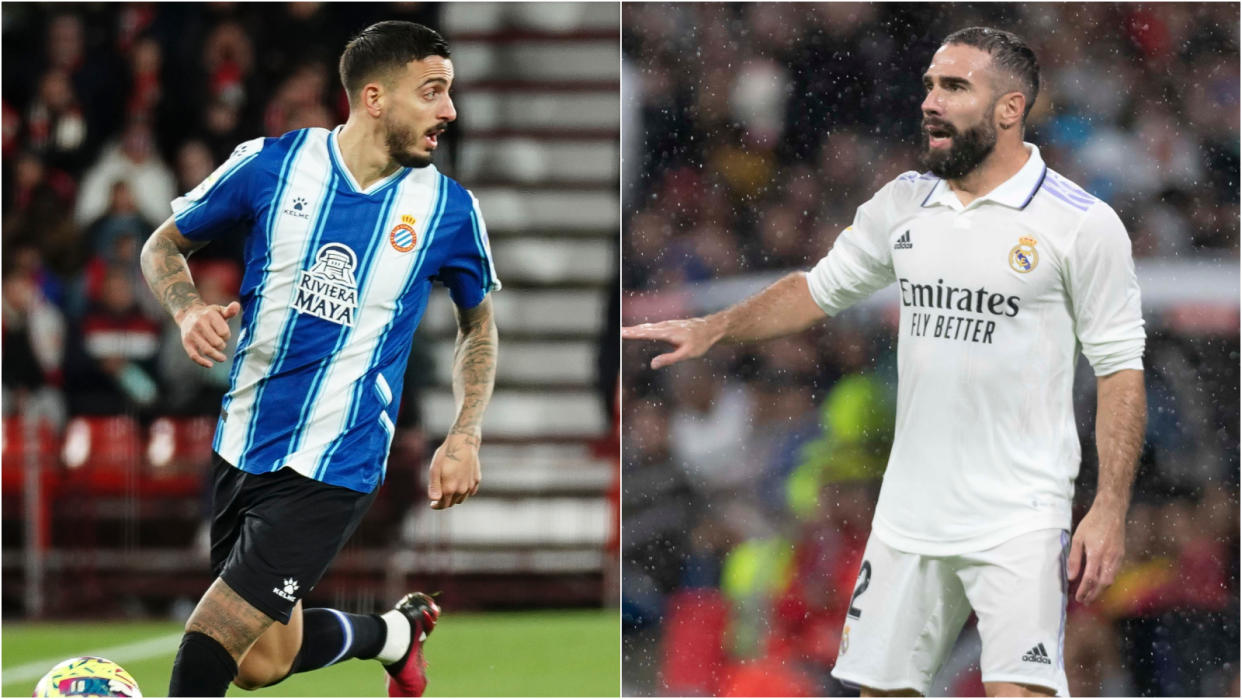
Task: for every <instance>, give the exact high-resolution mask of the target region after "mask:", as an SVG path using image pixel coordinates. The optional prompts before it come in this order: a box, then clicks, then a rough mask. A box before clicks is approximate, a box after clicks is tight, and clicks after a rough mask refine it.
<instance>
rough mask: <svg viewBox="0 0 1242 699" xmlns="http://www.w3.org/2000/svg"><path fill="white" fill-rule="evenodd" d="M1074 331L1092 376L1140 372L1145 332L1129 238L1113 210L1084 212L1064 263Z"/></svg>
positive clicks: (1095, 208) (1102, 208)
mask: <svg viewBox="0 0 1242 699" xmlns="http://www.w3.org/2000/svg"><path fill="white" fill-rule="evenodd" d="M1066 280H1067V286H1068V288H1069V295H1070V299H1071V303H1072V307H1073V313H1074V333H1075V334H1076V335H1077V336H1078V341H1079V342H1080V343H1081V344H1082V353H1083V355H1085V356H1086V357H1087V361H1089V362H1091V367H1092V369H1094V370H1095V375H1096V376H1107V375H1109V374H1112V373H1114V372H1116V371H1119V370H1121V369H1142V368H1143V349H1144V345H1145V343H1146V333H1145V332H1144V330H1143V313H1142V304H1141V301H1140V299H1139V286H1138V276H1137V275H1136V274H1135V273H1134V258H1133V257H1132V256H1131V254H1130V237H1129V236H1128V235H1127V234H1126V229H1125V226H1124V225H1123V224H1122V223H1121V219H1120V218H1118V217H1117V214H1116V212H1114V211H1113V209H1112V207H1110V206H1108V205H1107V204H1104V203H1103V202H1100V203H1097V204H1096V205H1095V206H1093V207H1091V209H1090V210H1089V211H1088V212H1087V215H1086V218H1085V219H1084V220H1083V223H1082V226H1081V228H1080V229H1079V231H1078V236H1077V237H1076V238H1075V239H1074V244H1073V248H1071V250H1070V254H1069V257H1068V260H1067V263H1066Z"/></svg>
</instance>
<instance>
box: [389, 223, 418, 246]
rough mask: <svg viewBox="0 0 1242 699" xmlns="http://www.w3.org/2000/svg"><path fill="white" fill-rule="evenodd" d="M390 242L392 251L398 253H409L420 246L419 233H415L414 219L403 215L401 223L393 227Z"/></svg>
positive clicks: (390, 232)
mask: <svg viewBox="0 0 1242 699" xmlns="http://www.w3.org/2000/svg"><path fill="white" fill-rule="evenodd" d="M388 242H389V243H391V244H392V249H393V250H396V251H397V252H409V251H411V250H413V249H414V246H415V245H418V233H416V232H414V217H413V216H410V215H403V216H402V217H401V223H398V224H397V225H395V226H393V227H392V230H391V231H389V232H388Z"/></svg>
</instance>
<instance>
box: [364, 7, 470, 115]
mask: <svg viewBox="0 0 1242 699" xmlns="http://www.w3.org/2000/svg"><path fill="white" fill-rule="evenodd" d="M428 56H441V57H443V58H448V57H449V48H448V44H447V43H446V42H445V41H444V37H442V36H440V33H439V32H437V31H436V30H434V29H432V28H430V27H425V26H423V25H421V24H415V23H414V22H403V21H399V20H386V21H383V22H376V23H375V24H372V25H371V26H369V27H367V28H366V29H363V30H362V31H361V32H360V33H359V34H358V36H355V37H354V38H353V39H350V40H349V43H348V44H345V51H344V53H342V54H341V66H340V68H341V84H342V85H344V86H345V92H346V93H348V94H349V98H350V100H351V101H352V100H353V98H354V95H355V94H357V92H358V90H360V89H362V86H363V85H366V84H367V82H368V81H370V80H373V79H375V78H376V77H377V76H380V75H382V74H384V73H388V72H389V71H393V70H398V69H400V68H404V67H405V66H406V64H408V63H409V62H411V61H421V60H423V59H424V58H426V57H428Z"/></svg>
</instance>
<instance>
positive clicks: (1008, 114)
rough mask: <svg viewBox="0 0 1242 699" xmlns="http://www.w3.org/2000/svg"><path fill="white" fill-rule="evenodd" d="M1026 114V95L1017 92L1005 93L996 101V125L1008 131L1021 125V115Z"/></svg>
mask: <svg viewBox="0 0 1242 699" xmlns="http://www.w3.org/2000/svg"><path fill="white" fill-rule="evenodd" d="M1025 112H1026V95H1024V94H1022V93H1021V92H1019V91H1016V90H1015V91H1014V92H1006V93H1005V94H1003V95H1001V98H1000V99H999V100H997V101H996V123H997V125H998V126H1000V127H1001V128H1002V129H1005V130H1006V131H1008V130H1009V129H1012V128H1014V127H1015V126H1021V125H1022V115H1023V114H1024V113H1025Z"/></svg>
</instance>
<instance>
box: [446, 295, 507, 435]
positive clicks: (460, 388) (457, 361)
mask: <svg viewBox="0 0 1242 699" xmlns="http://www.w3.org/2000/svg"><path fill="white" fill-rule="evenodd" d="M497 344H498V336H497V334H496V323H495V320H494V319H493V317H492V300H491V298H490V297H485V298H484V299H483V301H482V303H480V304H479V305H477V306H475V307H474V308H464V309H463V308H458V309H457V343H456V345H455V347H454V351H453V397H454V398H455V399H456V403H457V419H456V420H454V422H453V427H452V429H450V430H449V434H457V435H463V436H464V437H466V438H467V441H468V442H470V443H472V444H473V445H474V446H476V447H477V446H478V443H479V439H480V437H481V435H482V431H483V411H484V410H485V409H486V408H487V404H488V402H489V401H490V400H491V399H492V388H493V387H494V386H495V384H496V356H497Z"/></svg>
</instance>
